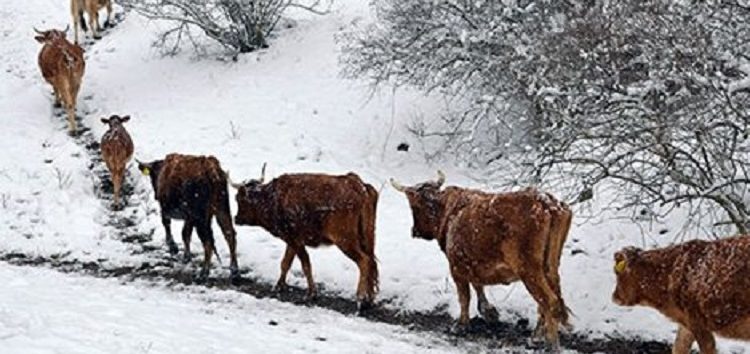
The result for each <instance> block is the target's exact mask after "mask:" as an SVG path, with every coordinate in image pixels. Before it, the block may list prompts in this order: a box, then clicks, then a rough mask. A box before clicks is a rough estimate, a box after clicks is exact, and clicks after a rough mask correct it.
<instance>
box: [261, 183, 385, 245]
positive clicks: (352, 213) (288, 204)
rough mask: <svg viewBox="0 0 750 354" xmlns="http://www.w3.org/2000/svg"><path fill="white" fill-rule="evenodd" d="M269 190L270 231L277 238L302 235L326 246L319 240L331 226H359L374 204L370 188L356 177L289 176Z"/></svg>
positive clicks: (268, 186)
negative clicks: (364, 212) (363, 212)
mask: <svg viewBox="0 0 750 354" xmlns="http://www.w3.org/2000/svg"><path fill="white" fill-rule="evenodd" d="M266 188H267V191H268V192H269V193H270V194H271V195H270V199H271V200H273V201H274V203H273V204H274V207H273V209H274V210H273V211H272V212H271V214H272V215H271V219H272V220H270V221H269V222H270V224H271V225H268V229H269V230H271V231H272V233H274V234H276V235H277V236H300V237H304V238H306V239H309V240H312V241H311V242H313V243H316V242H322V243H326V241H325V240H317V238H319V237H320V236H321V235H322V234H324V233H325V232H324V228H326V227H330V225H331V223H339V224H340V225H342V227H344V228H349V227H351V225H353V227H358V225H359V223H358V221H359V218H360V216H361V212H362V210H363V208H365V205H366V203H367V202H368V200H369V201H370V204H372V201H371V197H368V195H370V194H368V193H369V192H368V189H367V186H366V185H365V184H364V183H363V182H362V180H361V179H360V178H359V177H358V176H356V175H354V174H347V175H342V176H331V175H325V174H287V175H282V176H279V177H278V178H276V179H274V180H273V181H271V182H270V183H269V184H268V185H267V186H266ZM368 205H369V204H368ZM373 215H374V213H373ZM344 225H346V226H344ZM373 232H374V230H373ZM311 245H312V244H311Z"/></svg>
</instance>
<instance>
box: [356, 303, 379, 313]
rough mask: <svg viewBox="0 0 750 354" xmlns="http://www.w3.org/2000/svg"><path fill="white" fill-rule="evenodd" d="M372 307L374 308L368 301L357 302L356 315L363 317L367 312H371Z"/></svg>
mask: <svg viewBox="0 0 750 354" xmlns="http://www.w3.org/2000/svg"><path fill="white" fill-rule="evenodd" d="M374 307H375V304H374V303H373V302H372V301H370V300H361V301H357V315H358V316H363V315H365V314H367V312H368V311H370V310H372V309H373V308H374Z"/></svg>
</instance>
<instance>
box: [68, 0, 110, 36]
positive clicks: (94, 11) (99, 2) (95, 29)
mask: <svg viewBox="0 0 750 354" xmlns="http://www.w3.org/2000/svg"><path fill="white" fill-rule="evenodd" d="M103 7H107V20H106V21H104V27H105V28H107V27H109V26H110V25H111V22H110V19H111V17H112V0H70V14H71V15H72V16H73V30H74V31H75V42H76V43H78V27H79V26H80V27H81V29H82V30H83V32H86V31H88V28H87V27H86V19H85V18H83V11H86V13H87V14H88V15H89V25H91V33H93V35H94V39H101V38H102V36H101V35H99V32H100V31H101V29H102V28H101V26H99V10H101V9H102V8H103Z"/></svg>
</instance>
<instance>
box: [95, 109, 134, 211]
mask: <svg viewBox="0 0 750 354" xmlns="http://www.w3.org/2000/svg"><path fill="white" fill-rule="evenodd" d="M129 120H130V116H124V117H120V116H117V115H113V116H111V117H109V118H102V123H104V124H107V125H109V129H108V130H107V132H106V133H104V135H103V136H102V142H101V149H102V158H103V159H104V162H105V163H106V164H107V169H109V172H110V174H111V175H112V184H113V185H114V189H115V200H114V207H115V208H116V209H117V208H119V207H120V190H121V189H122V180H123V179H124V177H125V166H126V165H127V164H128V161H130V158H131V157H132V156H133V140H131V139H130V134H128V131H127V130H125V126H124V125H123V123H125V122H127V121H129Z"/></svg>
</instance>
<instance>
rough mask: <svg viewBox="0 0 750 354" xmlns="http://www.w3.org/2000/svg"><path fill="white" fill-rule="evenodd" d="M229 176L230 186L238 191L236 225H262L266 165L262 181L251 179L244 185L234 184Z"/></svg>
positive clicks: (261, 176) (261, 174)
mask: <svg viewBox="0 0 750 354" xmlns="http://www.w3.org/2000/svg"><path fill="white" fill-rule="evenodd" d="M226 174H227V180H228V181H229V185H231V186H232V187H234V188H235V189H237V196H236V197H235V198H236V200H237V215H235V217H234V223H235V224H237V225H251V226H257V225H260V222H261V218H262V217H263V215H265V212H264V210H265V206H266V202H265V198H264V197H265V190H264V188H263V187H264V186H263V181H264V180H265V177H266V164H265V163H264V164H263V168H262V169H261V172H260V179H251V180H249V181H245V182H242V183H235V182H232V179H231V178H229V172H227V173H226Z"/></svg>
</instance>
